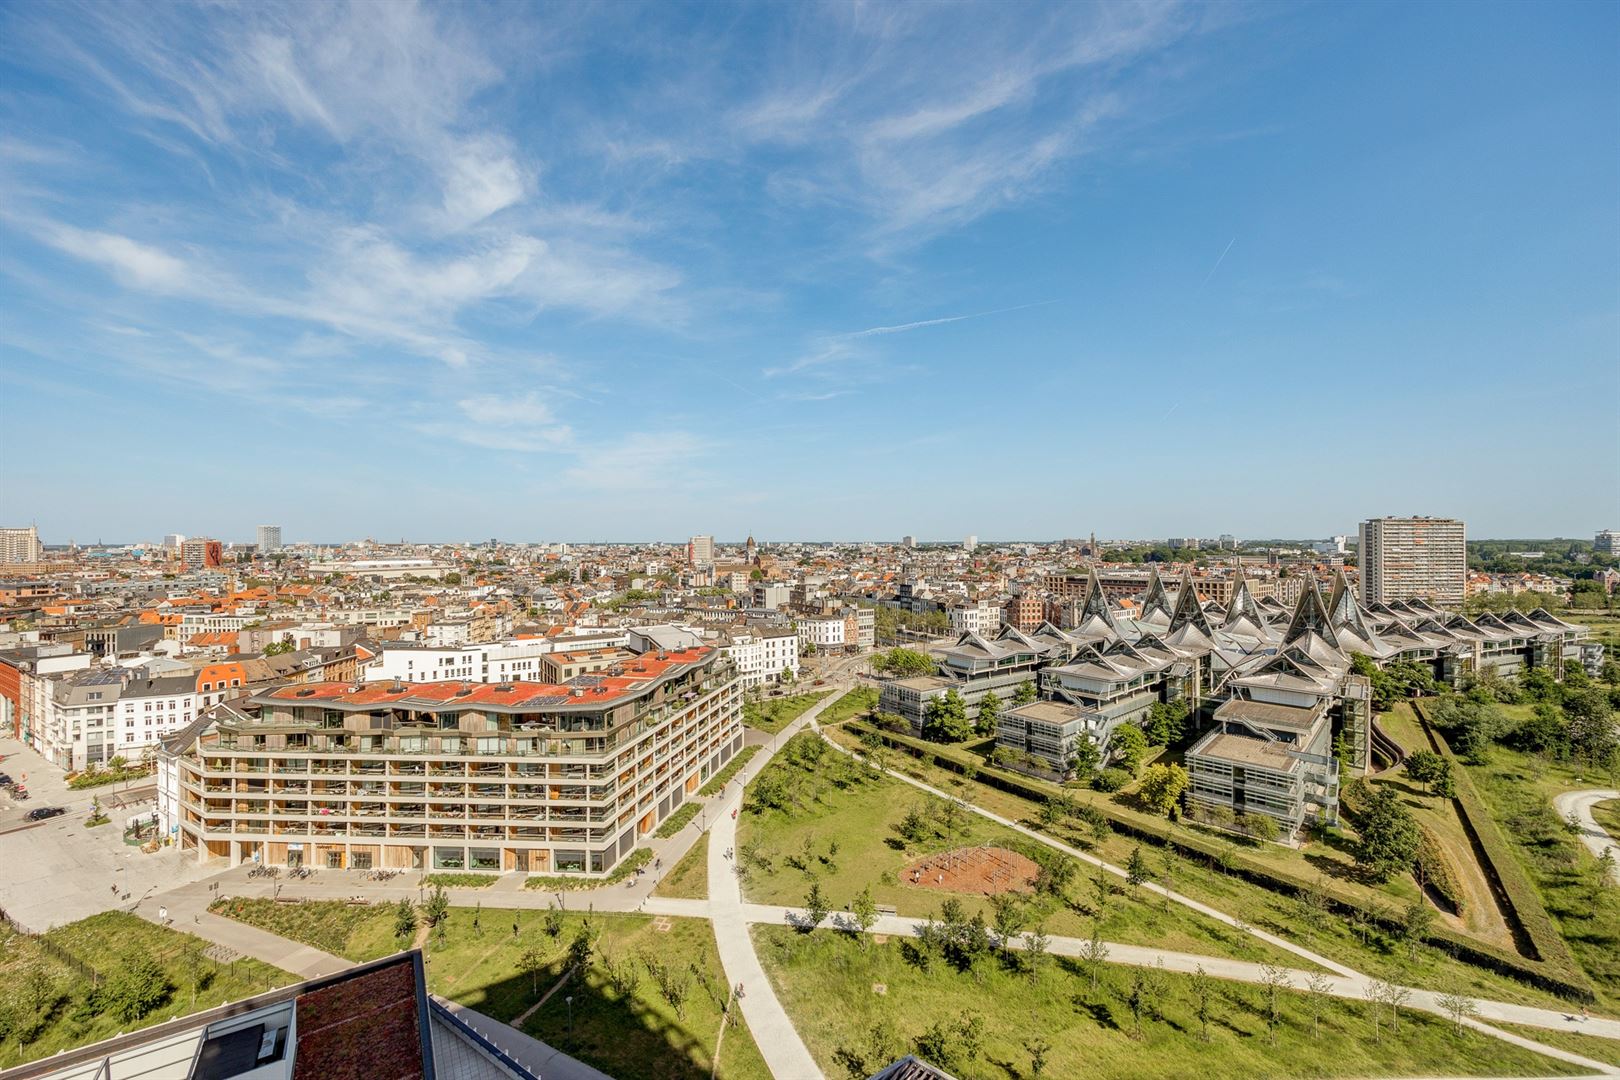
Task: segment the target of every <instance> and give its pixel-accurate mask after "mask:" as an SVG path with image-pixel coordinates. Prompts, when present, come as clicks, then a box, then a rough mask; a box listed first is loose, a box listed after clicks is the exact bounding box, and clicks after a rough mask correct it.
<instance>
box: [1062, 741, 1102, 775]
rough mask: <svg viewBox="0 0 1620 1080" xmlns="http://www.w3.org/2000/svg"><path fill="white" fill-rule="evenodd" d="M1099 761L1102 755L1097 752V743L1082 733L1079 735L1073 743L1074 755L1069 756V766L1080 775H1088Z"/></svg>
mask: <svg viewBox="0 0 1620 1080" xmlns="http://www.w3.org/2000/svg"><path fill="white" fill-rule="evenodd" d="M1101 763H1102V755H1101V754H1099V753H1097V744H1096V743H1094V742H1092V741H1091V740H1090V739H1089V738H1088V737H1086V736H1084V735H1082V736H1080V738H1079V739H1077V740H1076V741H1075V744H1074V755H1073V756H1072V757H1070V758H1069V768H1071V769H1073V770H1074V771H1075V772H1076V773H1078V774H1079V775H1080V776H1090V775H1091V774H1092V773H1094V772H1096V771H1097V766H1098V765H1099V764H1101Z"/></svg>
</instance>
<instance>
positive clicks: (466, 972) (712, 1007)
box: [221, 901, 768, 1080]
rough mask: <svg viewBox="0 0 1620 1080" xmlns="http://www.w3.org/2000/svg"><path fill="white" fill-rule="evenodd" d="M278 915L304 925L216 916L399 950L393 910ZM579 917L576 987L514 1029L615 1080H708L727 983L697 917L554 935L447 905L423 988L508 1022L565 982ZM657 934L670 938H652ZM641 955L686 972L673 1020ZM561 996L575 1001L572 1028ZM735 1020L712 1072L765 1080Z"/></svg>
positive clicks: (312, 908)
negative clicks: (629, 978)
mask: <svg viewBox="0 0 1620 1080" xmlns="http://www.w3.org/2000/svg"><path fill="white" fill-rule="evenodd" d="M284 908H292V909H294V910H296V911H300V912H302V913H303V915H304V918H303V920H302V921H300V920H297V919H289V918H287V917H286V915H285V911H284V910H280V911H278V910H270V909H266V908H264V907H262V906H260V905H257V904H244V905H242V906H241V907H233V906H232V905H226V906H225V908H224V910H222V911H221V914H234V917H237V918H240V919H241V920H242V921H243V922H248V923H251V924H252V925H255V926H260V927H261V928H263V929H267V930H271V931H272V932H274V933H279V934H282V935H283V936H285V937H290V938H292V939H294V940H297V941H304V942H306V943H307V944H311V945H318V946H319V947H321V948H328V947H329V946H335V945H337V944H339V939H340V938H341V944H342V947H341V948H331V949H330V951H333V952H337V953H338V954H340V955H342V956H346V957H348V958H349V959H351V960H355V961H363V960H370V959H374V958H376V957H378V956H386V955H388V954H389V953H392V952H396V951H398V950H399V949H400V948H402V947H404V944H405V943H402V942H401V941H400V940H399V939H397V938H395V937H394V936H393V932H394V911H393V908H392V906H390V905H376V906H372V907H368V908H347V905H344V904H342V903H341V902H336V901H328V902H318V903H306V904H300V905H296V908H294V905H285V906H284ZM357 912H358V913H361V914H356V913H357ZM587 918H589V920H590V923H591V926H592V927H593V928H594V929H595V930H596V931H597V932H598V934H599V936H598V937H597V939H596V945H595V950H594V955H593V959H592V963H591V967H590V969H589V971H588V972H586V974H585V978H584V980H583V982H581V980H580V979H579V978H577V977H576V978H574V979H572V980H570V982H569V984H568V986H567V987H566V988H565V989H564V990H562V991H559V992H558V994H557V995H556V996H554V997H553V998H552V999H551V1000H550V1001H549V1002H548V1003H547V1004H546V1006H545V1007H544V1008H542V1009H540V1010H539V1011H538V1012H536V1013H534V1015H532V1016H531V1017H529V1018H528V1019H527V1020H526V1021H525V1022H524V1023H523V1024H522V1027H523V1030H525V1031H527V1032H528V1033H529V1034H531V1035H533V1036H535V1037H536V1038H538V1039H543V1040H544V1041H546V1042H548V1043H550V1044H551V1045H553V1046H555V1047H557V1048H559V1049H561V1050H563V1051H565V1052H566V1053H569V1054H572V1055H574V1056H575V1057H578V1058H579V1059H580V1060H582V1061H585V1062H587V1063H588V1064H591V1065H594V1066H595V1067H597V1068H599V1069H601V1070H603V1071H604V1072H606V1073H608V1074H610V1075H613V1076H625V1077H630V1076H660V1077H665V1076H667V1077H677V1078H691V1080H698V1078H702V1077H707V1076H709V1074H710V1068H711V1065H712V1064H713V1053H714V1045H715V1040H716V1037H717V1036H718V1034H719V1029H720V1009H719V1006H718V1005H717V1004H716V997H717V996H718V997H723V993H724V990H725V987H726V979H725V975H724V973H723V972H722V971H721V968H720V957H719V954H718V953H717V952H716V951H715V946H714V934H713V932H712V931H711V930H710V928H709V925H708V923H707V922H705V921H704V920H701V919H665V920H654V918H653V917H652V916H649V915H606V914H599V915H594V916H587V915H585V914H582V913H580V912H577V911H573V910H570V911H568V912H566V913H564V915H563V919H562V926H561V928H560V930H559V932H558V933H557V934H556V935H555V936H553V935H551V934H550V933H548V932H547V931H546V928H545V919H546V912H544V911H531V910H513V909H510V908H483V909H473V908H461V907H458V908H452V909H451V911H450V917H449V919H448V920H447V921H446V923H445V929H444V933H443V935H442V937H441V935H440V934H439V932H438V930H437V929H435V930H434V931H433V932H432V933H431V934H430V935H429V936H428V940H427V947H426V949H425V953H426V959H427V972H428V989H430V990H431V991H433V992H434V993H436V994H440V995H443V996H444V997H447V998H449V999H451V1000H452V1001H456V1002H458V1003H460V1004H462V1005H466V1006H468V1007H469V1008H473V1009H477V1010H478V1011H479V1012H481V1013H484V1014H485V1015H487V1016H492V1017H494V1018H495V1019H497V1020H500V1021H502V1022H503V1023H509V1022H511V1021H513V1020H515V1019H516V1018H517V1017H518V1016H519V1015H521V1014H522V1013H523V1012H524V1011H525V1010H527V1009H528V1008H529V1006H531V1005H533V1004H534V1003H535V1002H536V1001H538V1000H540V997H541V996H542V995H544V994H545V992H546V991H547V990H548V989H550V987H551V986H552V984H554V983H555V982H556V981H557V980H558V979H559V978H560V977H561V976H562V973H563V971H564V970H565V968H566V966H567V956H568V948H569V943H570V942H571V941H572V940H573V937H574V934H575V932H576V930H577V929H578V928H579V927H580V925H581V924H582V923H584V922H585V921H586V919H587ZM475 919H476V925H475V922H474V920H475ZM660 925H662V926H665V927H667V929H663V930H661V929H659V926H660ZM531 948H533V949H535V950H536V951H537V953H538V954H539V955H540V956H541V957H542V958H543V961H544V963H543V967H542V970H540V971H539V972H538V973H535V974H532V975H531V974H528V973H525V972H524V971H523V970H522V967H521V957H522V956H523V955H524V953H525V952H527V951H528V950H529V949H531ZM643 956H651V957H654V958H655V959H656V960H657V961H658V962H660V963H662V964H668V965H672V966H673V967H674V968H675V969H676V970H678V971H680V972H684V973H685V977H686V981H687V982H688V984H689V986H688V994H687V996H686V998H685V1000H684V1002H683V1005H682V1010H681V1015H677V1013H676V1010H675V1009H674V1007H673V1006H671V1005H670V1004H669V1003H668V1002H667V1001H666V1000H665V999H664V998H663V997H662V996H661V995H660V992H659V988H658V986H657V985H656V984H655V983H654V981H653V979H652V978H651V977H650V976H649V974H648V972H647V969H646V967H645V965H644V963H643V961H642V957H643ZM610 963H612V964H619V965H633V966H634V968H635V970H636V972H637V973H638V975H639V984H638V985H637V987H636V988H635V990H634V991H633V992H632V993H631V994H630V995H629V996H628V998H626V997H624V996H623V995H621V994H620V993H619V991H618V990H616V989H615V988H614V987H613V986H612V984H611V980H610V979H609V977H608V972H607V965H608V964H610ZM569 995H572V996H573V998H574V1003H573V1026H572V1030H571V1031H570V1027H569V1016H568V1006H567V1001H566V999H567V997H568V996H569ZM740 1017H741V1014H740V1013H735V1014H734V1016H733V1022H732V1025H731V1026H730V1027H729V1028H728V1030H727V1032H726V1036H725V1039H724V1041H723V1043H722V1046H721V1054H720V1067H719V1070H718V1074H717V1075H718V1076H720V1077H725V1078H738V1080H752V1078H763V1077H766V1076H767V1075H768V1074H767V1073H766V1071H765V1065H764V1061H763V1059H761V1058H760V1056H759V1050H758V1048H757V1047H755V1046H754V1043H753V1040H752V1038H751V1037H750V1036H749V1035H748V1031H747V1028H746V1026H744V1025H742V1024H741V1023H740Z"/></svg>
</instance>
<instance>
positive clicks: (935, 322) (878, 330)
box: [844, 300, 1057, 338]
mask: <svg viewBox="0 0 1620 1080" xmlns="http://www.w3.org/2000/svg"><path fill="white" fill-rule="evenodd" d="M1055 303H1057V301H1056V300H1042V301H1040V302H1038V303H1034V304H1019V305H1018V306H1017V307H1007V308H997V309H996V310H994V311H976V312H973V313H972V314H970V315H947V316H946V317H945V318H943V319H923V320H922V321H921V322H908V323H901V324H900V325H899V326H874V327H871V328H870V329H867V330H856V331H854V332H853V333H849V334H845V335H844V337H850V338H863V337H876V336H878V335H879V334H903V333H905V332H906V331H907V330H921V329H922V328H923V327H925V326H939V325H941V324H942V323H953V322H961V321H962V320H964V319H982V318H984V317H986V316H988V315H1005V314H1007V313H1008V312H1010V311H1024V310H1027V309H1028V308H1037V307H1045V306H1046V305H1047V304H1055Z"/></svg>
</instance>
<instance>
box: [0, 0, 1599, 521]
mask: <svg viewBox="0 0 1620 1080" xmlns="http://www.w3.org/2000/svg"><path fill="white" fill-rule="evenodd" d="M497 12H498V17H497ZM0 28H3V30H4V35H5V38H6V40H7V41H8V42H10V43H11V46H12V47H11V48H10V49H8V50H6V52H5V53H4V55H0V72H3V73H4V77H5V82H6V85H7V86H8V93H7V95H5V96H4V97H3V98H0V116H3V117H4V123H5V126H6V130H7V135H6V136H5V137H4V139H3V140H0V162H3V163H0V193H3V195H4V203H5V207H6V209H5V210H4V211H0V236H3V237H4V241H3V242H4V246H5V249H6V251H5V255H4V256H3V257H0V274H3V275H4V280H5V282H6V286H5V287H6V290H7V293H8V294H9V295H8V299H9V300H10V301H11V302H10V303H8V304H6V305H3V306H0V371H3V374H4V382H5V387H6V394H5V398H6V404H7V409H6V418H7V426H8V436H9V437H8V440H7V447H6V452H5V454H4V458H3V461H0V466H3V469H4V476H5V480H4V482H3V483H0V521H4V522H9V523H25V522H30V521H37V522H38V523H39V525H40V527H41V530H42V537H43V538H45V540H46V542H48V543H65V542H66V541H67V540H68V539H70V538H71V539H78V540H79V541H80V542H81V543H83V542H85V541H86V538H89V537H94V536H97V535H111V534H114V533H119V534H122V535H124V536H127V537H142V538H149V539H152V540H156V539H157V538H159V537H161V536H162V535H163V534H165V533H168V532H171V531H173V530H174V529H175V528H176V527H177V526H183V525H185V524H186V523H193V524H195V525H196V526H197V527H199V528H204V527H206V531H208V533H209V534H210V535H221V536H223V537H230V538H236V537H240V538H243V539H246V538H250V537H252V536H253V530H254V528H255V526H256V525H257V524H258V523H261V522H264V521H275V522H279V523H280V524H281V526H282V528H283V529H284V532H285V535H286V536H287V537H289V538H292V539H293V540H295V541H296V540H297V539H299V538H306V537H312V536H331V537H339V536H350V537H361V536H365V535H372V536H388V537H396V536H402V535H403V536H412V535H420V536H444V537H450V536H466V537H489V536H496V537H503V536H531V537H535V538H536V539H539V538H554V539H558V540H566V541H570V542H573V541H576V540H580V539H584V538H586V537H590V536H621V537H624V538H626V539H627V540H635V539H651V538H653V537H658V536H664V537H669V538H671V539H672V540H673V539H677V538H680V537H684V536H689V535H691V534H693V533H698V532H713V533H714V534H716V535H718V536H733V535H735V536H743V535H746V534H747V533H748V532H749V531H753V532H754V533H755V535H767V534H768V535H771V536H775V537H782V536H804V537H815V536H844V535H848V536H872V537H889V536H892V537H899V536H901V535H903V534H915V535H917V536H919V537H925V538H926V537H938V538H955V539H960V538H962V537H965V536H966V535H968V534H969V533H975V532H976V533H978V534H979V535H981V536H986V537H990V538H993V537H994V536H995V535H996V534H997V533H999V534H1001V535H1004V536H1031V537H1041V536H1046V537H1051V538H1058V537H1063V536H1069V535H1074V534H1075V533H1076V531H1077V530H1085V531H1089V530H1090V529H1091V528H1093V527H1096V528H1097V529H1098V531H1099V533H1104V532H1106V533H1107V534H1110V535H1118V536H1175V535H1185V534H1188V533H1190V532H1192V531H1194V530H1199V531H1201V532H1202V531H1203V530H1206V529H1207V530H1208V533H1207V534H1208V535H1211V536H1213V535H1217V534H1219V533H1221V532H1237V533H1238V534H1240V535H1241V534H1243V533H1249V534H1252V535H1274V536H1299V537H1308V536H1311V535H1313V534H1316V533H1323V534H1328V535H1331V534H1337V533H1347V532H1353V531H1354V528H1355V524H1356V522H1358V521H1361V520H1364V519H1367V518H1370V517H1376V516H1379V515H1384V514H1404V513H1411V512H1414V511H1417V512H1422V513H1425V514H1430V515H1434V516H1443V517H1457V518H1461V519H1463V520H1465V521H1467V522H1468V524H1469V533H1470V535H1471V536H1477V537H1516V536H1520V537H1545V536H1551V535H1564V536H1573V537H1577V538H1584V537H1587V536H1590V535H1591V532H1592V531H1593V530H1594V529H1598V528H1605V527H1609V526H1612V525H1614V524H1615V523H1616V522H1620V425H1617V424H1616V422H1615V417H1614V412H1613V402H1614V401H1615V400H1617V399H1620V364H1617V363H1616V359H1617V356H1620V329H1617V327H1620V316H1617V312H1616V309H1615V303H1614V297H1615V295H1616V293H1617V291H1620V290H1617V286H1620V263H1617V256H1616V252H1617V251H1620V215H1617V213H1616V200H1615V198H1614V192H1615V190H1616V189H1617V188H1620V155H1616V154H1615V153H1614V140H1613V132H1614V130H1615V127H1616V121H1617V120H1620V99H1617V96H1616V94H1615V92H1614V86H1615V85H1617V84H1620V70H1617V69H1620V62H1617V60H1616V58H1615V56H1614V55H1613V50H1612V49H1610V48H1608V47H1607V46H1608V45H1609V43H1611V42H1612V41H1613V40H1614V39H1615V35H1616V32H1617V31H1620V12H1617V11H1616V9H1615V8H1614V7H1613V6H1612V5H1609V6H1604V5H1550V6H1543V7H1538V8H1535V9H1528V8H1523V7H1514V6H1508V5H1478V6H1469V7H1466V8H1464V7H1459V6H1443V5H1423V6H1406V7H1400V6H1372V5H1363V6H1354V7H1322V6H1271V7H1265V8H1245V7H1238V6H1202V7H1183V6H1179V5H1174V4H1163V5H1156V4H1149V5H1143V6H1135V7H1130V8H1125V7H1115V6H1086V7H1082V6H1078V5H1073V6H1041V5H1001V6H952V7H926V6H921V5H917V6H907V7H819V8H811V7H805V8H800V9H791V10H788V9H780V8H768V7H750V6H722V5H715V6H708V7H702V8H691V7H680V8H674V7H666V6H657V5H653V6H632V5H625V6H620V7H612V8H606V9H592V8H547V9H535V8H515V7H513V8H502V9H481V8H472V7H455V8H452V7H428V6H415V5H409V4H399V5H389V6H386V7H384V6H372V7H359V6H356V7H342V6H336V5H334V6H330V7H321V8H319V9H310V8H307V7H299V8H293V7H278V6H273V5H265V6H255V7H252V8H202V7H189V6H155V7H150V8H141V9H139V10H137V9H133V8H128V7H121V6H115V5H101V6H92V7H89V8H86V9H82V10H80V9H72V10H70V9H67V8H64V7H54V6H48V5H10V6H7V7H5V8H0ZM1459 42H1461V44H1459ZM1605 402H1607V403H1608V404H1605ZM1493 446H1495V447H1498V448H1500V449H1501V450H1502V451H1503V452H1502V453H1496V454H1493V453H1491V452H1490V448H1491V447H1493ZM1070 448H1073V449H1072V450H1070ZM1064 450H1070V453H1068V454H1064V453H1063V451H1064ZM1036 461H1039V462H1040V464H1033V462H1036ZM1026 462H1029V463H1026ZM198 490H207V491H210V492H213V493H216V496H217V493H222V492H229V493H230V498H231V501H232V503H233V506H232V508H231V509H229V510H225V509H216V508H207V509H202V510H200V509H199V507H198V505H197V491H198ZM947 493H948V494H947ZM237 505H240V506H244V507H247V508H248V509H244V510H241V511H238V510H237V509H236V508H235V506H237ZM1099 523H1100V524H1099ZM1104 526H1107V527H1106V528H1105V527H1104ZM986 542H992V541H991V540H989V539H987V541H986Z"/></svg>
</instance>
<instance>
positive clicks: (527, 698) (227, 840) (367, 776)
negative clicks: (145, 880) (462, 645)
mask: <svg viewBox="0 0 1620 1080" xmlns="http://www.w3.org/2000/svg"><path fill="white" fill-rule="evenodd" d="M638 643H639V645H640V646H641V647H643V649H644V651H641V652H638V653H636V654H635V655H634V656H631V657H627V658H625V659H623V660H621V661H619V662H618V663H616V664H614V665H612V666H609V667H608V668H605V669H603V670H601V671H598V672H595V673H593V674H589V675H578V676H575V677H574V678H571V679H570V680H569V681H568V682H566V683H546V682H517V681H514V682H507V683H495V684H491V683H477V682H464V681H460V680H455V681H438V682H419V683H408V682H404V681H403V680H401V681H394V682H388V683H381V682H368V683H347V682H322V683H302V684H294V685H288V686H280V687H276V688H274V689H270V690H265V691H263V692H260V693H257V694H254V695H252V696H251V697H248V698H245V699H237V700H234V701H229V702H226V703H224V704H221V705H217V706H215V707H214V708H213V709H212V710H210V711H209V712H207V713H206V714H204V715H203V717H202V718H201V719H199V720H198V721H196V722H194V723H193V724H192V725H190V726H188V727H186V728H184V729H183V730H181V731H179V732H176V733H175V734H174V735H172V736H170V737H169V738H167V739H165V740H164V741H163V743H162V745H161V746H160V748H159V751H158V815H159V818H160V820H161V823H162V825H163V828H164V831H165V833H166V834H168V835H173V836H174V838H175V842H176V843H177V844H178V845H179V847H180V849H181V850H182V851H183V852H187V853H191V854H194V856H195V858H196V859H197V861H198V862H207V861H209V860H210V859H217V860H221V861H222V862H225V863H228V864H229V865H231V866H236V865H239V864H241V863H243V862H255V861H257V862H259V863H260V864H263V865H270V866H315V867H320V868H323V869H324V868H328V867H330V868H350V869H359V870H363V869H368V868H388V869H403V870H414V871H422V870H449V871H461V870H469V871H475V872H488V873H500V872H503V871H518V872H527V873H536V874H580V875H584V876H600V875H604V874H606V873H608V872H609V871H610V870H612V869H613V867H615V866H616V865H618V864H619V862H621V861H622V860H623V859H625V858H626V857H627V856H628V855H629V854H630V853H631V852H632V851H633V850H634V849H635V847H636V845H637V843H638V842H640V841H641V840H643V839H644V838H646V837H647V836H648V835H649V834H650V833H651V832H652V831H653V830H654V829H656V828H657V827H658V824H659V822H661V821H663V820H664V819H665V818H667V817H668V816H669V815H670V813H671V812H673V811H674V810H675V809H677V808H678V807H680V806H681V805H682V804H683V803H684V802H686V800H687V799H689V798H690V797H691V796H692V794H693V793H694V792H695V791H697V789H698V788H699V787H701V786H702V784H703V782H704V781H705V780H707V779H708V778H709V777H711V776H713V775H714V774H715V773H716V772H717V771H718V770H719V769H721V768H722V767H723V766H724V765H725V764H726V763H727V762H728V761H730V760H731V758H732V756H733V755H735V754H736V752H737V751H738V750H739V749H741V747H742V741H743V734H742V684H741V681H740V680H739V678H738V676H737V671H736V668H735V666H734V665H733V663H732V662H731V660H730V659H729V658H728V657H727V656H726V655H725V654H724V653H723V652H722V651H720V650H718V649H714V648H710V647H707V646H692V647H688V648H683V649H678V650H666V649H662V648H657V647H656V646H654V645H653V643H652V642H651V641H649V640H648V639H646V638H642V637H633V638H632V641H631V648H632V649H635V648H637V647H638Z"/></svg>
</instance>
